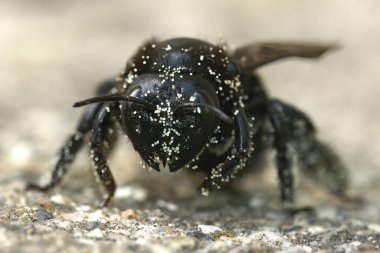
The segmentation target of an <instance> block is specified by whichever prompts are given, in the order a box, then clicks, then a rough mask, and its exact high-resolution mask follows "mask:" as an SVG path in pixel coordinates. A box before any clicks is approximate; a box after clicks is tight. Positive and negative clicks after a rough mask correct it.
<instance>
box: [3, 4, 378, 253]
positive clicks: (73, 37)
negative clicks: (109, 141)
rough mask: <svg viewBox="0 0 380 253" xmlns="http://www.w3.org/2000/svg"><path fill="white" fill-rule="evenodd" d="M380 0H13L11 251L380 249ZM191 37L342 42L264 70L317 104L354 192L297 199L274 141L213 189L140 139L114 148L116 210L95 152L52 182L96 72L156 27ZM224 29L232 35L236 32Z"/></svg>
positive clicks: (8, 181) (307, 193)
mask: <svg viewBox="0 0 380 253" xmlns="http://www.w3.org/2000/svg"><path fill="white" fill-rule="evenodd" d="M379 16H380V2H377V1H371V0H362V1H345V0H339V1H338V0H337V1H330V0H313V1H302V0H286V1H276V0H267V1H259V0H257V1H244V0H239V1H228V0H212V1H174V0H173V1H138V2H135V1H124V0H115V1H91V2H89V1H63V0H58V1H43V0H37V1H21V0H4V1H1V2H0V113H1V117H0V140H1V141H0V172H1V173H0V252H3V251H4V252H28V253H32V252H104V251H107V252H193V251H194V252H224V251H229V252H258V251H259V252H260V251H263V252H273V251H284V252H313V251H322V252H325V251H326V252H331V251H336V252H357V251H364V252H376V251H379V250H380V242H379V241H380V214H379V213H380V211H379V210H380V198H379V194H380V184H379V183H378V182H379V180H380V158H379V157H380V156H379V154H380V140H379V136H380V130H379V126H380V114H379V102H378V97H379V94H380V81H379V80H380V67H379V66H380V65H379V62H380V43H379V41H380V22H379V18H378V17H379ZM152 36H155V37H158V38H162V39H166V38H170V37H175V36H191V37H199V38H202V39H206V40H210V41H212V42H219V41H221V40H225V41H228V42H229V45H230V46H231V48H234V47H236V46H239V45H242V44H245V43H248V42H251V41H254V40H256V41H263V40H266V41H268V40H272V41H273V40H275V41H279V40H282V41H284V40H285V41H320V42H333V43H338V44H340V45H341V48H340V50H338V51H336V52H334V53H331V54H329V55H328V56H326V57H323V58H322V59H320V60H318V61H314V62H312V61H305V60H295V59H292V60H287V61H283V62H278V63H275V64H272V65H268V66H267V67H265V68H263V69H260V71H259V72H260V74H261V76H262V77H263V79H264V81H265V83H266V85H267V88H268V91H269V92H270V94H271V95H272V96H274V97H278V98H280V99H283V100H284V101H288V102H291V103H292V104H294V105H296V106H297V107H299V108H302V109H303V110H304V111H305V112H307V114H308V115H310V116H311V117H312V119H313V121H314V122H315V124H316V125H317V127H318V128H319V136H320V138H322V139H323V140H326V141H327V142H328V143H330V144H331V145H332V146H333V147H334V148H335V149H336V150H337V152H338V153H339V154H340V155H341V157H342V159H343V160H344V161H345V163H346V164H347V167H348V169H349V170H350V173H351V181H352V182H351V187H350V191H349V195H350V199H346V200H340V199H337V198H335V197H334V196H331V195H330V194H328V193H327V192H326V191H325V190H324V189H323V188H321V187H319V186H318V185H315V184H313V183H312V182H311V181H309V180H307V179H305V178H302V180H300V184H299V190H298V196H297V197H298V201H297V204H296V206H295V208H293V209H285V208H283V207H282V206H281V204H280V203H279V201H278V190H277V184H276V177H275V168H274V165H273V154H269V155H268V157H267V158H266V160H267V161H268V162H267V163H264V164H263V170H262V171H261V172H257V173H252V174H247V175H245V176H244V177H243V178H242V179H241V180H239V181H237V182H236V184H235V185H234V186H233V187H231V189H226V190H224V191H221V192H218V193H214V194H211V195H210V196H209V197H208V198H205V197H202V196H199V195H198V194H197V193H196V188H197V186H198V185H199V183H200V180H201V179H202V178H201V177H200V176H199V175H197V174H190V173H187V172H185V171H181V172H178V173H175V174H174V175H172V174H169V173H168V172H162V173H156V172H151V173H148V172H147V171H145V170H143V169H142V168H140V165H139V163H138V160H137V156H136V154H135V153H134V151H133V150H132V149H131V147H130V146H129V145H130V144H129V143H128V141H126V140H124V138H122V139H121V141H120V143H119V145H118V147H117V149H116V152H115V153H114V155H113V156H112V158H111V166H112V170H113V172H114V175H115V177H116V179H117V183H118V185H119V188H118V191H117V194H116V197H115V199H114V200H113V201H112V203H111V205H110V206H109V207H108V208H103V209H99V208H97V206H96V203H97V201H98V200H99V197H100V196H101V194H102V188H101V187H100V186H99V185H98V184H97V183H96V182H95V180H94V178H93V173H92V171H91V169H90V166H89V160H88V157H87V156H88V155H87V152H85V151H83V152H82V153H81V154H80V155H79V156H78V158H77V160H76V162H75V163H74V165H73V166H72V169H71V171H70V172H69V174H68V175H67V177H66V178H65V180H64V182H63V183H62V185H61V186H60V187H58V188H56V189H54V190H53V191H52V192H50V193H49V194H42V193H37V192H25V191H24V187H25V184H26V182H32V181H33V182H37V181H38V180H41V181H43V180H44V179H46V178H43V176H42V175H46V176H47V175H48V171H49V167H51V165H52V163H53V162H54V155H55V154H56V152H57V150H58V148H59V147H60V145H61V144H62V143H63V141H64V140H65V138H66V136H67V135H68V134H69V133H71V132H72V130H73V129H74V127H75V124H76V121H77V119H78V117H79V116H80V113H81V110H80V109H73V108H72V107H71V105H72V104H73V103H74V102H76V101H78V100H80V99H83V98H88V97H90V96H91V95H92V94H93V90H94V88H95V85H96V83H98V82H99V81H102V80H103V79H105V78H108V77H113V76H115V75H117V74H118V72H119V71H120V70H121V69H122V67H123V66H124V64H125V61H126V59H127V58H128V57H129V56H130V55H131V54H132V53H133V52H134V51H135V50H136V49H137V47H138V46H139V45H140V44H141V43H142V42H143V41H144V40H146V39H148V38H150V37H152ZM221 38H222V39H221Z"/></svg>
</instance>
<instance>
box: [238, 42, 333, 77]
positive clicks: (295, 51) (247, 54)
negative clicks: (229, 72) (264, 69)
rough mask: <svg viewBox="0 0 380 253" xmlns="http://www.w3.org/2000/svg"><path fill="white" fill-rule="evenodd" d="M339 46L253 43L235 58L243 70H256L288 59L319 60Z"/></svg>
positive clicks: (241, 49) (242, 48) (240, 51)
mask: <svg viewBox="0 0 380 253" xmlns="http://www.w3.org/2000/svg"><path fill="white" fill-rule="evenodd" d="M337 48H338V46H337V45H323V44H313V43H309V44H308V43H286V42H284V43H253V44H249V45H246V46H243V47H240V48H237V49H236V50H235V52H234V54H233V56H232V57H233V58H234V59H235V60H236V62H237V63H238V64H239V65H240V67H241V68H242V69H245V70H254V69H256V68H258V67H260V66H262V65H264V64H267V63H270V62H273V61H276V60H280V59H283V58H287V57H302V58H310V59H314V58H318V57H320V56H321V55H323V54H324V53H325V52H327V51H328V50H332V49H337Z"/></svg>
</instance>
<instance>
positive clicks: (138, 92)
mask: <svg viewBox="0 0 380 253" xmlns="http://www.w3.org/2000/svg"><path fill="white" fill-rule="evenodd" d="M141 93H142V91H141V87H136V88H134V89H133V90H131V92H130V93H129V95H128V96H131V97H135V98H140V97H141Z"/></svg>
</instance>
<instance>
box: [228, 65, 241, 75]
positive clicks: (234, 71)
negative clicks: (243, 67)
mask: <svg viewBox="0 0 380 253" xmlns="http://www.w3.org/2000/svg"><path fill="white" fill-rule="evenodd" d="M239 74H240V70H239V68H238V66H236V64H234V63H228V64H227V75H228V76H229V77H235V76H237V75H239Z"/></svg>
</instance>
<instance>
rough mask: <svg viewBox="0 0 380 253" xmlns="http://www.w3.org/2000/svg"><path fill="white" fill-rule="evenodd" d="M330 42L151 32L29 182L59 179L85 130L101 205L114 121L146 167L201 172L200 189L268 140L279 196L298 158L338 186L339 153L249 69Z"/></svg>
mask: <svg viewBox="0 0 380 253" xmlns="http://www.w3.org/2000/svg"><path fill="white" fill-rule="evenodd" d="M331 48H332V47H331V46H324V45H315V44H295V43H257V44H250V45H247V46H244V47H241V48H238V49H236V50H235V51H228V50H227V48H226V47H225V46H218V45H213V44H210V43H208V42H205V41H202V40H198V39H191V38H175V39H170V40H165V41H155V40H152V41H149V42H148V43H146V44H144V45H143V46H142V47H141V48H140V49H139V50H138V52H137V53H136V54H135V55H134V56H133V57H132V58H131V59H130V60H129V61H128V62H127V64H126V67H125V69H124V71H123V72H122V73H121V74H120V76H119V77H118V78H117V80H115V81H108V82H105V83H103V84H102V85H101V86H100V87H99V89H98V92H97V96H96V97H94V98H90V99H87V100H84V101H81V102H78V103H76V104H75V105H74V106H75V107H78V106H84V105H88V106H87V108H86V111H85V113H84V115H83V116H82V118H81V119H80V122H79V125H78V127H77V129H76V132H75V133H74V134H73V135H71V136H70V138H69V139H68V141H67V142H66V143H65V145H64V146H63V148H62V149H61V151H60V154H59V160H58V162H57V164H56V166H55V167H54V170H53V173H52V178H51V182H50V183H49V184H48V185H46V186H42V187H41V186H37V185H29V188H32V189H37V190H42V191H46V190H48V189H51V188H52V187H54V186H55V185H56V184H57V183H59V182H60V181H61V179H62V177H63V176H64V174H65V173H66V172H67V170H68V168H69V166H70V164H71V163H72V162H73V160H74V158H75V155H76V154H77V153H78V151H79V150H80V148H81V147H82V146H83V144H84V142H85V139H86V138H85V137H86V135H89V137H90V141H89V143H90V156H91V161H92V166H93V168H94V170H95V171H96V174H97V175H98V176H99V179H100V180H101V182H102V183H103V185H104V186H105V188H106V191H107V195H106V197H105V199H104V201H103V206H105V205H107V204H108V203H109V201H110V200H111V198H112V197H113V195H114V193H115V189H116V185H115V180H114V178H113V176H112V173H111V170H110V168H109V166H108V163H107V155H108V153H109V152H110V151H111V149H112V147H113V144H114V143H115V140H116V137H117V131H115V129H117V126H119V127H121V129H122V130H123V132H124V133H125V134H126V135H127V136H128V138H129V139H130V140H131V142H132V145H133V147H134V149H135V150H136V151H137V152H138V153H139V155H140V156H141V159H142V161H143V163H144V164H145V165H146V166H149V167H151V168H153V169H155V170H157V171H160V168H162V167H168V168H169V170H170V171H171V172H174V171H177V170H179V169H181V168H185V169H192V170H201V171H204V172H205V173H206V177H205V180H204V182H203V183H202V185H201V186H200V191H201V193H202V194H204V195H207V194H208V192H209V190H211V189H219V188H220V187H222V185H224V184H227V183H228V182H229V181H231V180H232V179H233V178H235V176H236V175H237V174H238V172H239V171H241V170H243V169H245V168H246V167H248V165H249V163H250V162H251V161H254V159H255V158H256V157H257V155H258V154H260V153H261V152H263V151H265V150H267V149H269V148H273V149H274V150H275V151H276V162H277V169H278V177H279V183H280V190H281V198H282V200H283V201H284V202H287V203H291V202H292V201H293V200H294V188H295V180H294V177H295V175H294V174H295V171H294V168H295V167H296V166H297V165H299V167H300V168H301V169H302V171H303V172H305V174H307V175H309V176H311V177H312V178H313V179H315V180H317V181H318V182H320V183H322V184H323V185H325V186H326V187H327V188H328V189H329V190H331V191H332V192H333V193H335V194H337V195H343V194H344V193H345V190H346V187H347V172H346V169H345V167H344V166H343V165H342V163H341V161H340V160H339V158H338V157H337V155H335V153H334V152H333V151H332V150H331V149H330V148H329V147H328V146H327V145H325V144H324V143H322V142H320V141H319V140H318V139H317V137H316V130H315V128H314V126H313V124H312V122H311V121H310V120H309V118H308V117H307V116H306V115H305V114H304V113H302V112H301V111H299V110H298V109H296V108H294V107H293V106H291V105H289V104H287V103H284V102H282V101H280V100H278V99H274V98H272V97H270V96H268V94H267V92H266V91H265V89H264V87H263V85H262V83H261V81H260V79H259V78H258V76H257V75H256V73H255V70H256V69H257V68H258V67H260V66H262V65H265V64H267V63H270V62H272V61H275V60H279V59H282V58H286V57H293V56H296V57H304V58H317V57H319V56H321V55H322V54H323V53H325V52H326V51H327V50H329V49H331Z"/></svg>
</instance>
